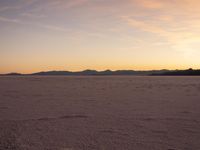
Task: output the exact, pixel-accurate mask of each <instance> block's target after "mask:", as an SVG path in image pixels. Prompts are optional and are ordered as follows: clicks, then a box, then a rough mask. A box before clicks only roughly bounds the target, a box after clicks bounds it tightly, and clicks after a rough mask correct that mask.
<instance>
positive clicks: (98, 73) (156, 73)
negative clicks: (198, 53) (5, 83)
mask: <svg viewBox="0 0 200 150" xmlns="http://www.w3.org/2000/svg"><path fill="white" fill-rule="evenodd" d="M2 75H3V76H5V75H6V76H37V75H38V76H82V75H83V76H84V75H86V76H87V75H88V76H90V75H91V76H95V75H96V76H104V75H143V76H145V75H151V76H187V75H189V76H190V75H191V76H199V75H200V70H193V69H188V70H166V69H163V70H150V71H135V70H117V71H111V70H105V71H96V70H84V71H77V72H72V71H46V72H44V71H43V72H37V73H31V74H20V73H8V74H2Z"/></svg>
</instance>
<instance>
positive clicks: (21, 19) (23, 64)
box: [0, 0, 200, 73]
mask: <svg viewBox="0 0 200 150" xmlns="http://www.w3.org/2000/svg"><path fill="white" fill-rule="evenodd" d="M187 68H200V0H0V73H7V72H21V73H30V72H37V71H47V70H71V71H77V70H84V69H96V70H105V69H111V70H118V69H133V70H151V69H187Z"/></svg>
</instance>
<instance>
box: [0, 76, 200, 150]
mask: <svg viewBox="0 0 200 150" xmlns="http://www.w3.org/2000/svg"><path fill="white" fill-rule="evenodd" d="M0 150H200V77H135V76H101V77H94V76H89V77H81V76H77V77H64V76H60V77H55V76H54V77H39V76H38V77H0Z"/></svg>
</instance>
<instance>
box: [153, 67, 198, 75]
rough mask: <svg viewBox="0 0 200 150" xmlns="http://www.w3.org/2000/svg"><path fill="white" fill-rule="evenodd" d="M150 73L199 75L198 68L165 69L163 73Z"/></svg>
mask: <svg viewBox="0 0 200 150" xmlns="http://www.w3.org/2000/svg"><path fill="white" fill-rule="evenodd" d="M152 75H161V76H199V75H200V70H193V69H192V68H190V69H187V70H175V71H167V72H164V73H153V74H152Z"/></svg>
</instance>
